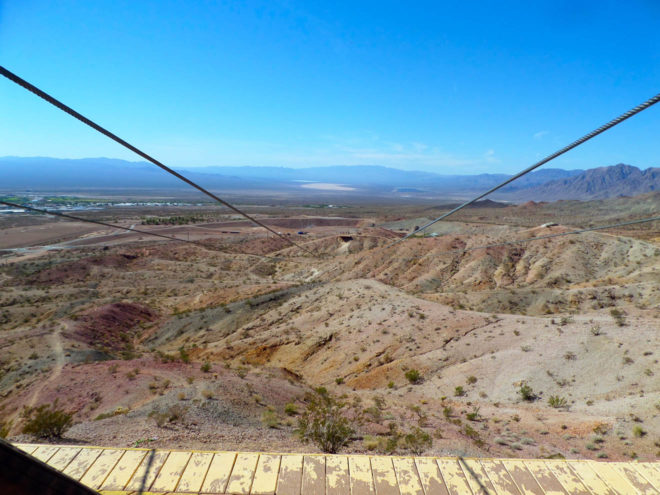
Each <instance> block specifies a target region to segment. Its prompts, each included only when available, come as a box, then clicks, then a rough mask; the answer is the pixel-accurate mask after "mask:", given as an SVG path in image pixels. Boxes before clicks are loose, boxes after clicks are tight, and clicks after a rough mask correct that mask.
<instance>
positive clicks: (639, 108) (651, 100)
mask: <svg viewBox="0 0 660 495" xmlns="http://www.w3.org/2000/svg"><path fill="white" fill-rule="evenodd" d="M658 101H660V93H659V94H657V95H655V96H654V97H652V98H649V99H648V100H646V101H645V102H644V103H642V104H641V105H637V106H636V107H635V108H632V109H631V110H628V111H627V112H626V113H624V114H621V115H619V116H618V117H617V118H615V119H613V120H611V121H609V122H608V123H607V124H605V125H602V126H600V127H599V128H598V129H596V130H594V131H591V132H590V133H589V134H586V135H584V136H582V137H581V138H580V139H578V140H577V141H573V142H572V143H571V144H569V145H568V146H564V147H563V148H562V149H560V150H559V151H555V152H554V153H552V154H551V155H548V156H547V157H545V158H544V159H543V160H541V161H538V162H536V163H535V164H534V165H532V166H530V167H527V168H526V169H525V170H523V171H522V172H518V173H517V174H516V175H514V176H513V177H510V178H508V179H507V180H505V181H504V182H502V183H500V184H498V185H497V186H495V187H492V188H490V189H489V190H488V191H486V192H485V193H482V194H480V195H479V196H477V197H476V198H474V199H471V200H470V201H466V202H465V203H463V204H461V205H459V206H457V207H456V208H454V209H453V210H451V211H449V212H447V213H445V214H443V215H441V216H439V217H438V218H436V219H435V220H432V221H431V222H429V223H427V224H425V225H423V226H421V227H420V228H419V229H417V230H416V231H414V232H411V233H410V234H408V235H406V236H405V237H403V238H401V239H399V240H397V241H395V242H393V243H392V244H390V245H389V246H388V247H391V246H394V245H395V244H398V243H399V242H403V241H405V240H406V239H408V238H409V237H411V236H413V235H414V234H416V233H417V232H421V231H423V230H425V229H427V228H428V227H430V226H431V225H433V224H434V223H437V222H439V221H440V220H443V219H445V218H447V217H448V216H450V215H453V214H454V213H456V212H457V211H459V210H462V209H463V208H465V207H466V206H470V205H471V204H473V203H476V202H477V201H479V200H480V199H482V198H485V197H486V196H488V195H489V194H491V193H493V192H495V191H497V190H498V189H501V188H503V187H504V186H506V185H507V184H510V183H511V182H513V181H514V180H516V179H519V178H520V177H522V176H523V175H525V174H528V173H529V172H531V171H532V170H534V169H536V168H538V167H540V166H541V165H544V164H546V163H548V162H549V161H551V160H554V159H555V158H557V157H558V156H560V155H563V154H564V153H566V152H567V151H570V150H572V149H573V148H576V147H577V146H580V145H581V144H583V143H585V142H586V141H589V140H590V139H592V138H594V137H596V136H598V135H599V134H601V133H603V132H605V131H606V130H608V129H610V128H612V127H614V126H615V125H617V124H620V123H621V122H623V121H624V120H626V119H629V118H630V117H632V116H633V115H635V114H638V113H639V112H641V111H643V110H646V109H647V108H649V107H650V106H652V105H655V104H656V103H658Z"/></svg>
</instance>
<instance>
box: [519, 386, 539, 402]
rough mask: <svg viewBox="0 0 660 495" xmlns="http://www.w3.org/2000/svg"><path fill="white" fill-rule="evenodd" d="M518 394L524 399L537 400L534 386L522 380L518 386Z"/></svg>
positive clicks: (528, 400)
mask: <svg viewBox="0 0 660 495" xmlns="http://www.w3.org/2000/svg"><path fill="white" fill-rule="evenodd" d="M518 394H519V395H520V398H521V399H522V400H524V401H527V402H533V401H535V400H536V394H535V393H534V391H533V390H532V387H530V386H529V385H528V384H527V382H522V383H521V384H520V387H519V388H518Z"/></svg>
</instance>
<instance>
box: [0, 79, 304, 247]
mask: <svg viewBox="0 0 660 495" xmlns="http://www.w3.org/2000/svg"><path fill="white" fill-rule="evenodd" d="M0 74H2V75H3V76H5V77H6V78H7V79H9V80H10V81H12V82H14V83H16V84H18V85H19V86H21V87H23V88H25V89H27V90H28V91H30V92H32V93H34V94H35V95H37V96H38V97H39V98H42V99H43V100H46V101H47V102H48V103H50V104H51V105H54V106H56V107H57V108H59V109H60V110H62V111H63V112H66V113H68V114H69V115H71V116H72V117H74V118H76V119H78V120H79V121H80V122H82V123H83V124H87V125H88V126H89V127H91V128H92V129H94V130H96V131H98V132H100V133H101V134H103V135H105V136H107V137H109V138H110V139H112V140H113V141H115V142H117V143H119V144H121V145H122V146H123V147H125V148H128V149H129V150H131V151H132V152H133V153H136V154H137V155H139V156H141V157H142V158H144V159H145V160H148V161H150V162H151V163H153V164H154V165H156V166H158V167H160V168H161V169H163V170H164V171H165V172H167V173H169V174H172V175H173V176H174V177H176V178H177V179H179V180H181V181H183V182H185V183H186V184H188V185H190V186H192V187H194V188H195V189H197V190H198V191H200V192H202V193H203V194H206V195H207V196H209V197H210V198H212V199H214V200H215V201H217V202H218V203H220V204H222V205H224V206H226V207H227V208H229V209H230V210H233V211H234V212H236V213H238V214H239V215H241V216H243V217H245V218H247V219H248V220H250V221H251V222H254V223H255V224H257V225H259V226H260V227H263V228H264V229H266V230H267V231H269V232H271V233H272V234H275V235H276V236H277V237H279V238H281V239H284V240H285V241H286V242H288V243H289V244H291V245H293V246H295V247H297V248H298V249H301V250H302V251H304V252H306V253H308V254H311V255H312V256H316V255H315V254H314V253H312V252H311V251H309V250H308V249H305V248H304V247H301V246H299V245H298V244H297V243H295V242H293V241H292V240H291V239H288V238H287V237H285V236H283V235H282V234H279V233H278V232H276V231H275V230H273V229H271V228H270V227H268V226H267V225H265V224H264V223H262V222H260V221H259V220H257V219H256V218H253V217H252V216H251V215H248V214H247V213H245V212H243V211H241V210H240V209H239V208H237V207H235V206H233V205H231V204H230V203H228V202H227V201H225V200H224V199H222V198H220V197H218V196H216V195H215V194H213V193H212V192H210V191H208V190H207V189H205V188H203V187H202V186H200V185H198V184H196V183H195V182H193V181H192V180H190V179H188V178H187V177H185V176H183V175H181V174H180V173H179V172H177V171H175V170H173V169H171V168H170V167H168V166H167V165H165V164H163V163H161V162H159V161H158V160H156V159H155V158H153V157H151V156H150V155H148V154H146V153H145V152H143V151H141V150H140V149H138V148H136V147H135V146H133V145H132V144H130V143H128V142H126V141H124V140H123V139H122V138H120V137H119V136H117V135H116V134H113V133H112V132H110V131H108V130H107V129H105V128H103V127H101V126H100V125H98V124H96V123H95V122H93V121H91V120H89V119H88V118H87V117H85V116H84V115H81V114H80V113H78V112H76V111H75V110H74V109H73V108H71V107H69V106H67V105H65V104H64V103H62V102H61V101H59V100H57V99H55V98H53V97H52V96H50V95H49V94H48V93H46V92H44V91H42V90H40V89H39V88H37V87H36V86H34V85H32V84H30V83H29V82H27V81H26V80H24V79H22V78H20V77H19V76H17V75H16V74H14V73H13V72H11V71H9V70H7V69H5V68H4V67H2V66H0Z"/></svg>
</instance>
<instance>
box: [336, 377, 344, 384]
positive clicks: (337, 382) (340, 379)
mask: <svg viewBox="0 0 660 495" xmlns="http://www.w3.org/2000/svg"><path fill="white" fill-rule="evenodd" d="M335 383H336V384H337V385H341V384H342V383H344V379H343V378H342V377H341V376H339V377H337V378H335Z"/></svg>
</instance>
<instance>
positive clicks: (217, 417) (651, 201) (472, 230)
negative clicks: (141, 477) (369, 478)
mask: <svg viewBox="0 0 660 495" xmlns="http://www.w3.org/2000/svg"><path fill="white" fill-rule="evenodd" d="M243 207H244V208H245V210H246V211H248V212H249V213H250V214H252V215H255V216H256V217H257V218H258V219H260V220H261V221H263V222H265V223H266V224H267V225H269V226H271V227H272V228H273V229H275V230H277V231H278V232H280V233H282V234H283V235H285V236H286V237H287V238H290V239H292V240H293V241H295V242H296V243H297V244H299V245H301V246H303V247H304V248H305V249H307V250H309V251H310V252H311V253H312V254H309V253H306V252H304V251H302V250H301V249H298V248H296V247H293V246H291V245H289V244H287V243H286V242H284V241H283V240H281V239H279V238H277V237H274V236H273V235H270V234H267V232H266V231H264V230H263V229H261V228H259V227H256V226H254V225H252V224H250V223H249V222H247V221H246V220H244V219H241V218H239V217H237V215H235V214H233V213H230V212H228V210H226V209H223V208H221V207H216V206H212V205H209V204H194V203H192V202H188V203H186V204H182V205H178V206H167V205H163V204H159V205H158V206H153V205H148V204H142V205H140V204H132V205H128V206H123V207H121V208H119V207H116V208H108V207H100V208H97V209H92V210H89V211H81V212H79V213H77V214H78V215H80V216H83V217H85V218H93V219H100V220H103V221H106V222H111V223H116V224H119V225H122V226H124V227H129V228H131V227H134V228H137V229H140V230H144V231H147V232H157V233H160V234H164V235H168V236H174V237H176V238H178V239H180V240H181V241H185V242H176V241H168V240H162V239H158V238H155V237H151V236H148V235H145V234H140V233H133V232H126V231H117V230H112V229H109V228H105V227H102V226H98V225H94V224H89V223H82V222H72V221H68V220H64V219H58V218H52V217H45V216H40V215H36V214H28V213H13V214H5V215H2V216H0V222H1V227H2V231H1V233H0V249H2V250H1V251H0V284H1V286H2V289H3V290H2V294H1V295H0V348H1V349H2V353H1V354H0V356H1V357H0V418H2V429H3V433H4V435H6V436H7V438H9V439H10V440H12V441H27V440H29V439H30V438H32V437H31V436H30V435H29V434H27V433H24V432H23V430H24V426H25V424H26V422H27V420H28V418H29V417H30V413H34V412H35V411H37V410H38V407H39V406H42V405H48V407H51V408H52V409H53V410H55V409H56V408H57V409H59V410H62V411H64V412H66V413H68V414H71V419H72V421H71V425H70V428H69V429H68V430H67V431H66V432H64V434H63V435H62V437H61V438H54V439H51V440H50V441H53V442H60V443H75V444H79V445H80V444H93V445H115V446H147V447H171V448H181V447H185V448H195V449H220V450H230V449H239V450H255V451H279V452H315V451H318V450H319V446H318V445H317V444H315V443H314V442H312V443H302V442H301V438H300V436H299V435H297V434H296V430H297V429H299V428H300V423H301V421H300V420H301V418H303V417H304V414H305V411H306V410H308V407H309V404H310V402H309V401H310V397H311V396H310V393H311V392H312V391H313V390H314V389H315V388H317V387H324V388H325V390H326V391H327V392H326V393H327V396H328V397H331V398H333V400H334V401H336V402H335V405H336V406H337V407H338V408H339V410H340V413H341V415H342V417H343V418H344V419H346V420H347V424H348V425H350V428H351V429H352V430H353V431H352V433H351V435H350V439H349V440H348V441H347V443H346V444H345V445H343V446H342V447H341V451H342V452H374V453H375V452H379V453H404V452H408V453H410V452H412V453H415V454H433V455H461V456H463V455H466V456H488V457H527V458H543V457H545V458H553V457H555V458H592V459H597V458H599V459H611V460H624V459H642V460H652V459H655V458H656V457H657V456H659V455H660V378H659V377H660V366H658V359H659V358H660V345H659V342H660V340H659V336H658V330H659V329H660V309H659V307H660V231H659V230H658V228H659V225H658V222H654V223H647V224H642V225H634V226H629V227H621V228H618V229H606V230H603V231H595V232H587V233H583V234H579V235H566V236H557V237H550V238H547V239H542V240H536V241H531V242H523V243H519V244H509V245H500V244H501V243H505V242H509V241H514V240H525V239H529V238H531V237H537V236H545V235H549V234H558V233H561V232H568V231H571V230H574V229H577V228H583V227H591V226H596V225H607V224H613V223H618V222H625V221H627V220H630V219H634V218H639V217H643V216H652V215H653V213H654V212H656V211H658V210H659V209H660V193H658V192H651V193H646V194H642V195H637V196H633V197H614V198H609V199H593V200H590V201H577V200H574V201H557V202H534V201H528V202H526V203H521V204H506V203H502V202H496V201H485V202H481V203H479V204H477V205H476V206H475V207H472V208H468V209H465V210H463V211H461V212H459V213H458V214H456V215H454V216H452V217H451V221H445V222H440V223H438V224H435V225H434V226H432V227H430V228H429V229H428V230H427V231H425V232H424V234H419V235H417V236H413V237H411V238H410V239H407V240H406V241H405V242H398V243H395V241H397V240H399V239H401V237H402V236H403V235H404V234H407V233H410V232H412V231H413V230H414V229H415V228H416V227H419V226H420V225H423V224H424V223H426V222H427V221H428V220H429V219H433V218H435V217H437V216H438V215H440V214H441V213H442V212H444V211H447V210H448V209H449V208H450V207H451V206H450V205H449V204H448V203H447V202H445V203H443V202H440V201H438V202H436V203H435V204H434V203H433V202H429V201H425V202H420V201H418V202H414V201H408V202H405V201H399V202H393V203H390V204H386V203H385V202H378V201H371V202H369V201H366V200H363V201H353V202H351V201H345V202H343V203H342V202H341V200H339V201H338V202H337V203H336V204H331V205H328V204H311V203H310V204H304V205H303V204H295V203H294V202H291V201H289V202H280V203H277V202H271V203H270V204H268V203H265V202H263V203H262V204H256V203H255V204H252V205H245V206H243ZM489 245H494V246H491V247H487V248H483V249H474V250H473V249H472V248H475V247H481V246H489Z"/></svg>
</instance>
